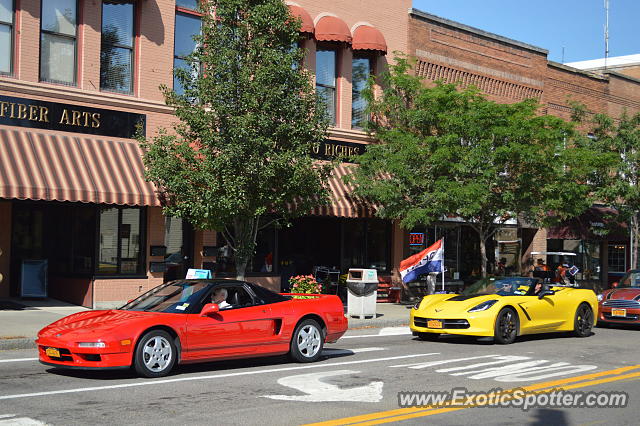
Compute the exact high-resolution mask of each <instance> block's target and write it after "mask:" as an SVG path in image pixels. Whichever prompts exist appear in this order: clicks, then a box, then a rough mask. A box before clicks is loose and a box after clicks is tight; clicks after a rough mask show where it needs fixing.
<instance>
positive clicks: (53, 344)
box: [36, 280, 347, 377]
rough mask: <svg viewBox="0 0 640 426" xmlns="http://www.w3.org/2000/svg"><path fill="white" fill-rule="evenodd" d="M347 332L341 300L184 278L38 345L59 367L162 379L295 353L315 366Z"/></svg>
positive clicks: (53, 331)
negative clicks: (208, 364) (222, 363)
mask: <svg viewBox="0 0 640 426" xmlns="http://www.w3.org/2000/svg"><path fill="white" fill-rule="evenodd" d="M212 301H215V302H217V303H212ZM346 330H347V319H346V317H345V316H344V313H343V307H342V302H341V301H340V299H339V298H338V297H337V296H330V295H318V296H312V297H311V298H308V299H294V298H292V297H291V296H289V295H284V294H278V293H274V292H272V291H269V290H267V289H265V288H263V287H260V286H257V285H254V284H250V283H247V282H243V281H235V280H178V281H172V282H168V283H165V284H162V285H160V286H158V287H156V288H154V289H152V290H150V291H148V292H147V293H145V294H143V295H141V296H140V297H138V298H137V299H135V300H132V301H131V302H129V303H127V304H126V305H124V306H123V307H121V308H119V309H113V310H102V311H87V312H81V313H77V314H73V315H69V316H67V317H64V318H62V319H60V320H58V321H56V322H54V323H52V324H50V325H48V326H47V327H45V328H43V329H42V330H40V332H39V333H38V338H37V340H36V343H37V345H38V351H39V356H40V362H41V363H43V364H46V365H50V366H53V367H59V368H80V369H99V370H102V369H119V368H130V367H133V368H134V369H135V370H136V371H137V373H138V374H140V375H143V376H146V377H161V376H165V375H167V374H169V372H170V371H171V370H172V369H173V367H174V366H176V364H186V363H193V362H204V361H212V360H222V359H234V358H250V357H258V356H268V355H282V354H287V353H289V354H290V355H291V357H292V358H293V359H294V360H296V361H299V362H313V361H316V360H317V359H318V358H319V357H320V354H321V352H322V347H323V345H324V343H325V342H335V341H336V340H338V339H339V338H340V337H341V336H342V335H343V334H344V333H345V331H346Z"/></svg>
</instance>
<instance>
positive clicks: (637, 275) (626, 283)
mask: <svg viewBox="0 0 640 426" xmlns="http://www.w3.org/2000/svg"><path fill="white" fill-rule="evenodd" d="M618 288H640V271H630V272H627V275H625V276H624V277H622V279H621V280H620V283H619V284H618Z"/></svg>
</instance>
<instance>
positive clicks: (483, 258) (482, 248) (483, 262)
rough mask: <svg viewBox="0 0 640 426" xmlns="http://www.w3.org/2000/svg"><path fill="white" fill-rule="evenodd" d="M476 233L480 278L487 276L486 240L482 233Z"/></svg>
mask: <svg viewBox="0 0 640 426" xmlns="http://www.w3.org/2000/svg"><path fill="white" fill-rule="evenodd" d="M478 234H479V236H480V262H481V263H480V270H481V271H482V278H487V240H486V237H485V235H483V233H480V232H479V233H478Z"/></svg>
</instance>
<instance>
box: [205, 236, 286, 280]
mask: <svg viewBox="0 0 640 426" xmlns="http://www.w3.org/2000/svg"><path fill="white" fill-rule="evenodd" d="M217 241H218V242H219V244H220V248H219V249H218V254H217V256H216V272H217V273H220V274H230V275H233V274H235V273H236V264H235V256H234V252H233V250H232V249H231V247H230V246H229V245H227V243H226V241H225V240H224V237H223V236H222V234H221V233H218V235H217ZM275 261H276V228H275V226H274V225H270V226H268V227H266V228H264V229H261V230H260V231H258V234H257V235H256V247H255V250H254V255H253V257H252V258H251V259H250V260H249V262H248V263H247V269H246V270H245V272H246V273H261V274H270V273H273V272H276V271H275V269H274V266H273V265H274V262H275Z"/></svg>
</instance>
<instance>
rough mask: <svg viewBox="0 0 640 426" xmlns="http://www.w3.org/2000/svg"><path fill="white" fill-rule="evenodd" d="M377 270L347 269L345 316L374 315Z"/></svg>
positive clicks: (360, 316)
mask: <svg viewBox="0 0 640 426" xmlns="http://www.w3.org/2000/svg"><path fill="white" fill-rule="evenodd" d="M377 290H378V271H376V270H375V269H358V268H352V269H349V275H348V276H347V316H349V317H358V318H366V317H375V316H376V299H377V293H378V291H377Z"/></svg>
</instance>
